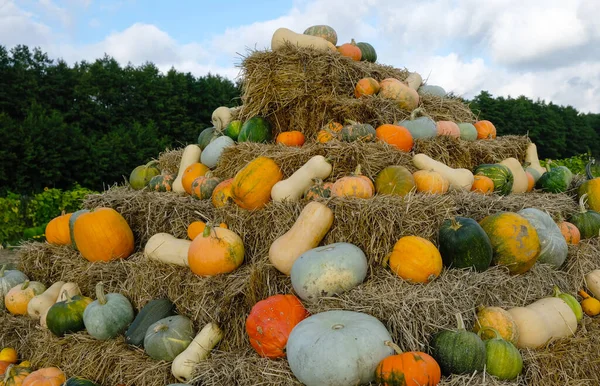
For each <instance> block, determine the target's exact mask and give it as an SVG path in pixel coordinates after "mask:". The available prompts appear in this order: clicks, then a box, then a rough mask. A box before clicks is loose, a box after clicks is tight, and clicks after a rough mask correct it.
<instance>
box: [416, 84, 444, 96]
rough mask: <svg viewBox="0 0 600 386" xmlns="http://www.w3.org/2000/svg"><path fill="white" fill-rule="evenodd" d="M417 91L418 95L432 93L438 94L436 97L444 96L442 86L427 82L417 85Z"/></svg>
mask: <svg viewBox="0 0 600 386" xmlns="http://www.w3.org/2000/svg"><path fill="white" fill-rule="evenodd" d="M417 92H418V93H419V95H420V96H423V95H433V96H438V97H445V96H446V90H444V88H443V87H442V86H436V85H429V84H424V85H422V86H421V87H419V89H418V90H417Z"/></svg>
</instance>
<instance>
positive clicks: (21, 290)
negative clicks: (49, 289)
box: [4, 280, 46, 315]
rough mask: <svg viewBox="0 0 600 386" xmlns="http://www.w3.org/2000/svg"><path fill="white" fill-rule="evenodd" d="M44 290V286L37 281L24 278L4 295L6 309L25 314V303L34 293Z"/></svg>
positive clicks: (27, 302) (37, 293)
mask: <svg viewBox="0 0 600 386" xmlns="http://www.w3.org/2000/svg"><path fill="white" fill-rule="evenodd" d="M45 290H46V286H45V285H44V284H42V283H40V282H38V281H29V280H25V281H24V282H23V283H20V284H17V285H16V286H14V287H12V288H11V289H10V290H9V291H8V292H7V293H6V295H5V296H4V305H5V306H6V310H7V311H8V312H10V313H11V314H13V315H27V305H28V304H29V302H30V301H31V299H33V298H34V297H35V296H36V295H40V294H41V293H43V292H44V291H45Z"/></svg>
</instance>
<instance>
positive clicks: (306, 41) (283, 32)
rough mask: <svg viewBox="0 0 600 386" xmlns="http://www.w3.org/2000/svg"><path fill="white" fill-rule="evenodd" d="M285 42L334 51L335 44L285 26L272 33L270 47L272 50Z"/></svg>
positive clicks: (282, 45)
mask: <svg viewBox="0 0 600 386" xmlns="http://www.w3.org/2000/svg"><path fill="white" fill-rule="evenodd" d="M285 42H290V43H292V44H293V45H295V46H298V47H312V48H314V49H316V50H322V51H327V50H331V51H334V52H336V51H337V49H336V48H335V46H334V45H333V44H332V43H331V42H328V41H327V40H325V39H323V38H321V37H318V36H311V35H304V34H298V33H295V32H294V31H292V30H290V29H287V28H279V29H277V30H276V31H275V32H274V33H273V37H272V38H271V49H272V50H273V51H275V50H278V49H280V48H281V47H284V46H285Z"/></svg>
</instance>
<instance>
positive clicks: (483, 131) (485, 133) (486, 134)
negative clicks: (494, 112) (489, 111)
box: [475, 120, 496, 139]
mask: <svg viewBox="0 0 600 386" xmlns="http://www.w3.org/2000/svg"><path fill="white" fill-rule="evenodd" d="M475 128H476V129H477V139H494V138H496V127H495V126H494V124H493V123H492V122H490V121H486V120H483V121H477V122H475Z"/></svg>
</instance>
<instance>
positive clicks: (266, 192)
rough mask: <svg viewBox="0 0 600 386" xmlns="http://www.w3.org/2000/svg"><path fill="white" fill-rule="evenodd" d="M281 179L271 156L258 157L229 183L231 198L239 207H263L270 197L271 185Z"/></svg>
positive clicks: (251, 208) (279, 171)
mask: <svg viewBox="0 0 600 386" xmlns="http://www.w3.org/2000/svg"><path fill="white" fill-rule="evenodd" d="M282 179H283V173H282V172H281V169H279V166H277V164H276V163H275V161H273V160H272V159H271V158H267V157H262V156H261V157H258V158H256V159H254V160H252V161H250V163H249V164H248V165H246V166H245V167H244V168H243V169H242V170H240V171H239V172H238V173H237V174H236V175H235V177H234V178H233V182H232V183H231V198H232V199H233V202H235V203H236V204H237V205H238V206H239V207H240V208H243V209H248V210H253V209H260V208H262V207H264V206H265V205H266V204H267V202H269V200H270V199H271V189H272V188H273V185H275V184H276V183H278V182H279V181H281V180H282Z"/></svg>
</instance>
